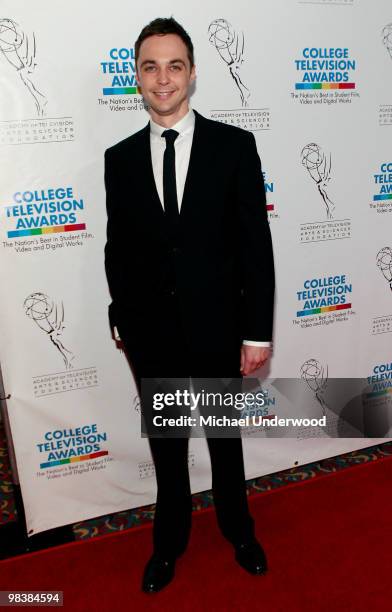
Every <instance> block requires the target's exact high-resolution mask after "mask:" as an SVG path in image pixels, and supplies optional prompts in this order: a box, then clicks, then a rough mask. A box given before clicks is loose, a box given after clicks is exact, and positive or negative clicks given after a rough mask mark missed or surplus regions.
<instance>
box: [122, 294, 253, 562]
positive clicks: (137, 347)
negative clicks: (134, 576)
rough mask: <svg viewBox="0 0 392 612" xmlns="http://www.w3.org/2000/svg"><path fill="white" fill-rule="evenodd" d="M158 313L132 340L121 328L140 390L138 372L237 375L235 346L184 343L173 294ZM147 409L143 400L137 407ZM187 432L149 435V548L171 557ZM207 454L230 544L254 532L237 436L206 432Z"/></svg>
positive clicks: (182, 495)
mask: <svg viewBox="0 0 392 612" xmlns="http://www.w3.org/2000/svg"><path fill="white" fill-rule="evenodd" d="M157 307H159V312H160V317H162V316H163V319H164V320H165V321H166V323H167V324H166V325H165V326H162V327H160V328H158V329H155V330H154V333H153V336H150V335H149V334H150V332H149V331H146V335H145V336H144V337H143V334H142V336H141V340H139V341H135V337H132V334H129V333H127V329H126V327H124V328H123V329H120V330H119V331H120V334H121V337H122V339H123V343H124V346H125V350H126V352H127V356H128V358H129V360H130V363H131V365H132V368H133V372H134V375H135V380H136V383H137V386H138V388H139V392H140V391H141V382H142V379H143V378H155V377H156V378H165V377H167V378H170V379H173V378H184V379H185V378H189V377H197V378H207V377H210V378H212V377H217V376H221V377H225V378H230V377H233V378H240V371H239V368H240V346H237V347H233V350H232V351H227V350H225V351H222V350H221V349H220V347H214V340H213V338H212V339H211V342H210V343H209V344H208V346H206V347H205V351H203V353H202V354H196V353H195V352H194V351H192V348H191V347H189V346H188V345H187V342H186V340H185V334H184V331H183V327H182V323H181V317H180V313H179V309H178V304H177V298H176V297H175V296H167V298H166V299H163V300H161V301H160V302H159V305H157ZM149 410H152V406H151V405H143V398H142V412H147V411H149ZM188 442H189V440H188V438H186V437H179V438H157V437H150V438H149V444H150V448H151V454H152V457H153V461H154V465H155V473H156V480H157V488H158V490H157V500H156V510H155V517H154V527H153V544H154V551H155V552H157V553H159V554H161V555H163V556H166V557H172V558H174V557H176V556H178V555H179V554H181V553H182V552H183V551H184V550H185V549H186V546H187V543H188V539H189V535H190V529H191V515H192V502H191V490H190V482H189V471H188ZM207 443H208V448H209V453H210V459H211V472H212V492H213V498H214V503H215V509H216V516H217V521H218V525H219V528H220V530H221V532H222V534H223V535H224V537H225V538H227V540H229V541H230V542H231V543H232V544H233V545H236V544H240V543H242V542H246V541H249V540H251V539H252V538H253V537H254V522H253V519H252V517H251V515H250V514H249V509H248V503H247V496H246V484H245V472H244V461H243V453H242V440H241V437H232V438H222V437H219V438H218V437H215V438H214V437H207Z"/></svg>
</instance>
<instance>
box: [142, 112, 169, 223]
mask: <svg viewBox="0 0 392 612" xmlns="http://www.w3.org/2000/svg"><path fill="white" fill-rule="evenodd" d="M141 136H142V138H141V144H140V149H141V150H140V151H139V152H138V153H139V158H140V159H141V160H142V161H143V167H142V168H141V176H139V177H138V179H139V180H140V181H141V183H142V185H143V191H144V192H145V193H146V197H145V198H143V200H144V201H143V205H147V206H150V207H151V212H152V213H154V214H156V215H157V216H158V217H160V219H161V221H162V220H163V219H164V216H165V214H164V210H163V207H162V204H161V200H160V198H159V195H158V191H157V188H156V184H155V177H154V171H153V167H152V158H151V143H150V124H149V123H147V125H146V127H145V128H144V129H143V130H142V134H141Z"/></svg>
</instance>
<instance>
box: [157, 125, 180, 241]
mask: <svg viewBox="0 0 392 612" xmlns="http://www.w3.org/2000/svg"><path fill="white" fill-rule="evenodd" d="M161 136H162V138H165V139H166V149H165V153H164V156H163V203H164V208H165V214H166V216H167V220H168V222H169V224H170V225H172V229H174V226H175V225H176V222H177V220H178V217H179V212H178V201H177V187H176V152H175V150H174V141H175V139H176V138H177V136H178V132H176V130H165V131H164V132H162V134H161Z"/></svg>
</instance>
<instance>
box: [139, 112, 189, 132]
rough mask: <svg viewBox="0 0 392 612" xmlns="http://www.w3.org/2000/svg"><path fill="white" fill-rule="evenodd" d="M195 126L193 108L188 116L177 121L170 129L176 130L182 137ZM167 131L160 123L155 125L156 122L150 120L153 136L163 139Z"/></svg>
mask: <svg viewBox="0 0 392 612" xmlns="http://www.w3.org/2000/svg"><path fill="white" fill-rule="evenodd" d="M194 126H195V113H194V112H193V110H192V109H191V108H189V110H188V112H187V114H186V115H185V116H184V117H183V118H182V119H180V121H177V123H176V124H175V125H173V126H172V127H171V128H170V129H171V130H176V132H178V133H179V134H180V136H179V137H181V136H182V135H183V134H184V133H185V132H187V131H188V130H190V129H193V128H194ZM166 129H167V128H165V127H163V126H162V125H159V124H158V123H155V121H153V120H152V119H150V131H151V134H152V135H153V136H159V137H161V135H162V133H163V132H164V131H165V130H166Z"/></svg>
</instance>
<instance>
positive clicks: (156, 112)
mask: <svg viewBox="0 0 392 612" xmlns="http://www.w3.org/2000/svg"><path fill="white" fill-rule="evenodd" d="M136 76H137V82H138V85H139V87H140V89H141V91H142V94H143V97H144V99H145V101H146V102H147V104H148V105H149V106H150V114H151V117H152V119H153V120H154V121H156V122H157V123H159V124H162V125H164V126H165V127H170V125H174V124H175V123H176V122H177V121H179V120H180V119H181V118H182V117H183V116H184V115H185V114H186V113H187V111H188V97H189V87H190V84H191V83H192V81H193V80H194V79H195V77H196V74H195V67H194V66H193V67H192V68H191V65H190V61H189V59H188V55H187V47H186V45H185V43H184V42H183V40H182V39H181V38H180V37H179V36H177V34H165V35H163V36H158V35H154V36H149V37H148V38H146V39H145V40H144V41H143V42H142V44H141V46H140V52H139V57H138V61H137V75H136Z"/></svg>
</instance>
